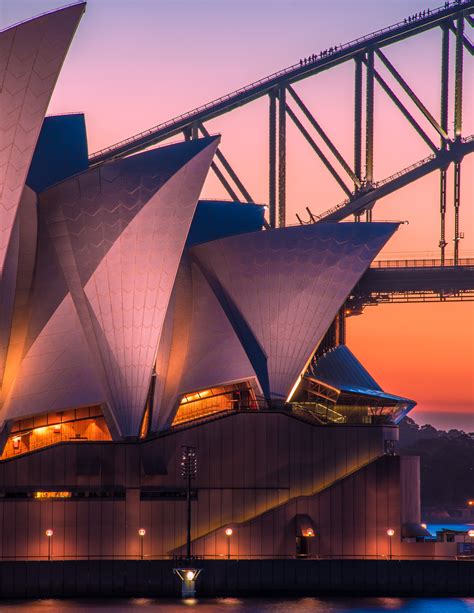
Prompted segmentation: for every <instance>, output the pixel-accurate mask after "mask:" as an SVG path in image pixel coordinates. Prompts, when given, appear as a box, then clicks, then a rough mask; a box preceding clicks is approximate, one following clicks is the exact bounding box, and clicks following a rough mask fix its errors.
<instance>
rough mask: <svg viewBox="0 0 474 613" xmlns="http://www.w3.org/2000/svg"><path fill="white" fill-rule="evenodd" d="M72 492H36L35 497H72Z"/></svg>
mask: <svg viewBox="0 0 474 613" xmlns="http://www.w3.org/2000/svg"><path fill="white" fill-rule="evenodd" d="M71 496H72V492H34V493H33V498H39V499H44V498H71Z"/></svg>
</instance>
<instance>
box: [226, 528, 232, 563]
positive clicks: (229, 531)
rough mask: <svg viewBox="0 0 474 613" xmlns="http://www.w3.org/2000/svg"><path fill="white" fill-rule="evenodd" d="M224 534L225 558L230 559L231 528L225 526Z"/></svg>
mask: <svg viewBox="0 0 474 613" xmlns="http://www.w3.org/2000/svg"><path fill="white" fill-rule="evenodd" d="M225 535H226V537H227V559H228V560H230V537H231V536H232V528H226V531H225Z"/></svg>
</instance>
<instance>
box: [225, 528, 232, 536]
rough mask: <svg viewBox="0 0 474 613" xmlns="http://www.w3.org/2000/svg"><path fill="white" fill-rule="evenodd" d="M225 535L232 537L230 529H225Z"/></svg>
mask: <svg viewBox="0 0 474 613" xmlns="http://www.w3.org/2000/svg"><path fill="white" fill-rule="evenodd" d="M225 534H226V536H232V528H226V531H225Z"/></svg>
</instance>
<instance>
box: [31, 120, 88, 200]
mask: <svg viewBox="0 0 474 613" xmlns="http://www.w3.org/2000/svg"><path fill="white" fill-rule="evenodd" d="M88 167H89V160H88V149H87V134H86V123H85V119H84V115H83V114H82V113H71V114H68V115H53V116H50V117H45V119H44V121H43V126H42V128H41V132H40V135H39V138H38V142H37V144H36V149H35V153H34V155H33V159H32V161H31V165H30V170H29V173H28V177H27V179H26V184H27V185H28V186H29V187H31V189H33V190H34V191H36V192H41V191H43V190H45V189H47V188H48V187H50V186H51V185H53V184H54V183H58V182H59V181H62V180H63V179H66V178H68V177H71V176H72V175H75V174H77V173H78V172H82V171H84V170H87V168H88Z"/></svg>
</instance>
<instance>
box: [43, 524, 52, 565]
mask: <svg viewBox="0 0 474 613" xmlns="http://www.w3.org/2000/svg"><path fill="white" fill-rule="evenodd" d="M45 534H46V536H47V538H48V560H50V561H51V552H52V548H53V547H52V545H53V534H54V532H53V531H52V530H51V528H48V529H47V530H46V531H45Z"/></svg>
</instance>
